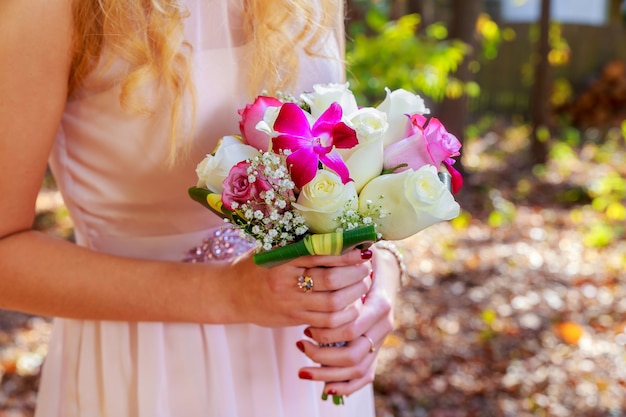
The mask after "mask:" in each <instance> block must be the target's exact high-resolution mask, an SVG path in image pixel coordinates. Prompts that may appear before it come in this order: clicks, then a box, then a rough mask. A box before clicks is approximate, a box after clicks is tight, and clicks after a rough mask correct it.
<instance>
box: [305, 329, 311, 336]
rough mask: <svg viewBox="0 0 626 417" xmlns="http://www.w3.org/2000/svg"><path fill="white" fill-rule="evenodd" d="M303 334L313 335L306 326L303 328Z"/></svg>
mask: <svg viewBox="0 0 626 417" xmlns="http://www.w3.org/2000/svg"><path fill="white" fill-rule="evenodd" d="M304 335H305V336H306V337H313V334H311V331H310V330H309V329H308V328H306V329H304Z"/></svg>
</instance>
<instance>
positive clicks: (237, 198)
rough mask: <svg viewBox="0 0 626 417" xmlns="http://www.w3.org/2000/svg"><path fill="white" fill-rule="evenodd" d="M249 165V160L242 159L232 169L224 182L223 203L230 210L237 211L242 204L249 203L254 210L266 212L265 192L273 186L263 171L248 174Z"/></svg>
mask: <svg viewBox="0 0 626 417" xmlns="http://www.w3.org/2000/svg"><path fill="white" fill-rule="evenodd" d="M249 167H250V163H249V162H247V161H241V162H239V163H238V164H237V165H235V166H233V167H232V168H231V169H230V172H229V173H228V176H227V177H226V179H225V180H224V182H222V187H223V190H222V203H223V204H224V207H226V208H227V209H228V210H230V211H236V210H237V209H238V208H239V207H240V206H241V205H242V204H248V205H249V206H250V208H252V209H253V210H261V211H262V212H264V213H265V207H266V204H265V202H264V198H263V193H264V192H265V191H268V190H270V189H272V186H271V185H270V183H269V182H268V181H267V179H266V178H265V177H264V176H263V174H262V173H260V172H258V173H257V174H256V175H251V174H248V168H249ZM259 169H263V167H262V166H261V167H259ZM235 203H236V204H235Z"/></svg>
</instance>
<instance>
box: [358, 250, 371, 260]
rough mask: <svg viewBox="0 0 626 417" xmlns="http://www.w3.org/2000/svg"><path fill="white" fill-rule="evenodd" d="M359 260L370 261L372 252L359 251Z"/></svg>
mask: <svg viewBox="0 0 626 417" xmlns="http://www.w3.org/2000/svg"><path fill="white" fill-rule="evenodd" d="M361 259H363V260H364V261H367V260H368V259H372V251H371V250H369V249H363V250H362V251H361Z"/></svg>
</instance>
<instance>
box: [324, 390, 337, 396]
mask: <svg viewBox="0 0 626 417" xmlns="http://www.w3.org/2000/svg"><path fill="white" fill-rule="evenodd" d="M326 394H328V395H337V391H335V390H334V389H329V390H328V392H327V393H326Z"/></svg>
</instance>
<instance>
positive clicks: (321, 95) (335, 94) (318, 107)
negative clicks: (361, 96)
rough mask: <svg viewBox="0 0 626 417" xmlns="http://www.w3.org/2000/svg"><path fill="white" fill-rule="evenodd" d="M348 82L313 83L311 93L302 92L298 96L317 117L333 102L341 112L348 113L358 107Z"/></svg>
mask: <svg viewBox="0 0 626 417" xmlns="http://www.w3.org/2000/svg"><path fill="white" fill-rule="evenodd" d="M349 86H350V84H349V83H345V84H332V83H331V84H315V85H314V86H313V92H312V93H304V94H301V95H300V98H301V99H302V100H303V101H304V102H305V103H306V104H308V105H309V107H311V114H312V115H313V117H315V118H318V117H319V116H320V115H321V114H322V113H324V111H326V109H328V108H329V107H330V105H331V104H333V103H335V102H336V103H339V105H340V106H341V108H342V109H343V114H344V115H346V114H350V113H353V112H355V111H357V110H358V109H359V106H358V105H357V103H356V98H355V97H354V94H352V91H350V88H349Z"/></svg>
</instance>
